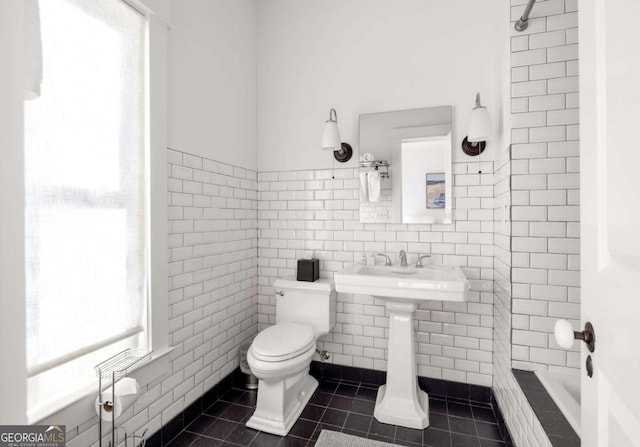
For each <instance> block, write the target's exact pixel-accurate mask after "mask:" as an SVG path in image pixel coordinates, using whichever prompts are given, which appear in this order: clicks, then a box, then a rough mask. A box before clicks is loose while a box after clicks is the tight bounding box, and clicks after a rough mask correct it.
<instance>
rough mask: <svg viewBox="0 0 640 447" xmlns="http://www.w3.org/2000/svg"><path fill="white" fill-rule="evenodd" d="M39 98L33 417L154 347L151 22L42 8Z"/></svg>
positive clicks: (63, 1)
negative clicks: (121, 360) (124, 356)
mask: <svg viewBox="0 0 640 447" xmlns="http://www.w3.org/2000/svg"><path fill="white" fill-rule="evenodd" d="M40 19H41V32H42V53H43V81H42V91H41V96H40V97H39V98H37V99H34V100H31V101H28V102H26V103H25V189H26V210H25V213H26V215H25V221H26V223H25V225H26V241H25V244H26V265H25V269H26V282H27V283H26V291H27V362H28V365H27V366H28V370H29V376H30V378H29V384H28V394H29V396H28V397H29V408H30V409H33V408H34V407H38V406H43V405H47V404H48V403H49V402H51V401H53V400H57V399H60V398H64V396H67V395H69V394H70V393H72V392H73V390H75V389H78V388H81V387H83V386H86V385H87V384H88V383H90V382H91V381H92V380H93V379H94V378H95V374H94V371H93V365H95V364H96V363H98V362H99V361H101V360H104V359H106V358H107V357H109V356H110V355H112V354H114V353H115V352H117V351H119V350H121V349H123V348H125V347H146V343H147V336H146V330H145V328H146V320H147V305H146V304H147V255H146V253H147V247H146V239H147V238H146V233H147V231H146V229H147V219H146V214H147V201H146V197H147V191H146V185H147V182H146V172H147V164H146V156H145V152H146V151H145V147H146V141H145V139H146V137H145V135H146V131H145V128H146V125H145V110H146V107H145V104H146V81H145V79H146V77H145V61H146V51H145V34H146V21H145V18H144V17H143V16H142V15H141V14H139V13H138V12H137V11H135V10H133V9H132V8H131V7H130V6H128V5H127V4H125V3H124V2H123V1H122V0H41V1H40Z"/></svg>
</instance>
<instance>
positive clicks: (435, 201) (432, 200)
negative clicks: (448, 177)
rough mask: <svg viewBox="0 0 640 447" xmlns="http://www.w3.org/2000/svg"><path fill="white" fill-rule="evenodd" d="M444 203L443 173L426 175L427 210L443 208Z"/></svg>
mask: <svg viewBox="0 0 640 447" xmlns="http://www.w3.org/2000/svg"><path fill="white" fill-rule="evenodd" d="M445 201H446V195H445V181H444V172H439V173H434V174H427V208H444V205H445Z"/></svg>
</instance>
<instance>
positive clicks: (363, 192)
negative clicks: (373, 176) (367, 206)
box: [360, 172, 369, 202]
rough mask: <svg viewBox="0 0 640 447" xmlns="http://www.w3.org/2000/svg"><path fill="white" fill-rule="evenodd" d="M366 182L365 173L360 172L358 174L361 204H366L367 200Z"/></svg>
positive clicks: (367, 188) (367, 189) (367, 187)
mask: <svg viewBox="0 0 640 447" xmlns="http://www.w3.org/2000/svg"><path fill="white" fill-rule="evenodd" d="M367 182H368V180H367V173H366V172H361V173H360V200H361V201H363V202H366V201H367V200H369V197H368V196H369V193H368V191H369V185H368V183H367Z"/></svg>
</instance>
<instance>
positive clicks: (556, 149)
mask: <svg viewBox="0 0 640 447" xmlns="http://www.w3.org/2000/svg"><path fill="white" fill-rule="evenodd" d="M524 3H526V1H521V0H512V5H514V6H512V16H511V18H512V19H513V20H516V19H517V17H518V16H519V15H520V14H522V8H523V4H524ZM511 67H512V69H511V97H512V101H511V112H512V149H511V155H512V165H511V170H512V174H513V177H512V205H513V208H512V220H513V224H512V236H513V240H512V250H513V258H512V263H513V271H512V274H513V278H512V279H513V303H512V304H513V307H512V311H513V334H512V336H513V339H512V343H513V351H512V355H513V366H514V367H517V368H521V369H541V368H544V369H546V368H561V367H570V368H578V367H579V361H580V355H579V347H578V346H576V347H575V349H574V350H572V351H567V350H565V349H562V348H559V347H558V346H557V345H556V343H555V340H554V337H553V325H554V323H555V320H556V319H558V318H567V319H569V320H571V321H572V322H573V323H574V327H575V328H576V329H577V328H578V326H579V321H578V320H579V318H580V289H579V286H580V253H579V248H580V239H579V237H580V224H579V220H580V207H579V194H580V190H579V187H580V185H579V177H580V174H579V142H578V138H579V127H578V118H579V109H578V12H577V0H548V1H546V2H538V3H536V5H535V7H534V8H533V14H532V18H531V19H530V20H529V27H528V29H527V30H526V31H524V32H522V33H518V32H516V31H515V30H514V31H513V33H512V37H511Z"/></svg>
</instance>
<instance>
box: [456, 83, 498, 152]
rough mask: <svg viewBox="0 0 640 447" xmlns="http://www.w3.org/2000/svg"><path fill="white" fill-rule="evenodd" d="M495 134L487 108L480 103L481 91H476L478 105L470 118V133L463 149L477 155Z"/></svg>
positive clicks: (463, 144)
mask: <svg viewBox="0 0 640 447" xmlns="http://www.w3.org/2000/svg"><path fill="white" fill-rule="evenodd" d="M492 134H493V126H492V125H491V118H490V117H489V112H488V111H487V108H486V107H484V106H483V105H482V104H480V93H476V106H475V107H474V108H473V110H472V111H471V117H470V119H469V134H468V135H467V137H466V138H465V139H464V141H463V142H462V151H463V152H464V153H465V154H467V155H470V156H472V157H475V156H476V155H480V154H481V153H482V152H483V151H484V149H485V147H486V145H487V143H486V141H487V140H488V139H489V137H491V135H492Z"/></svg>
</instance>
